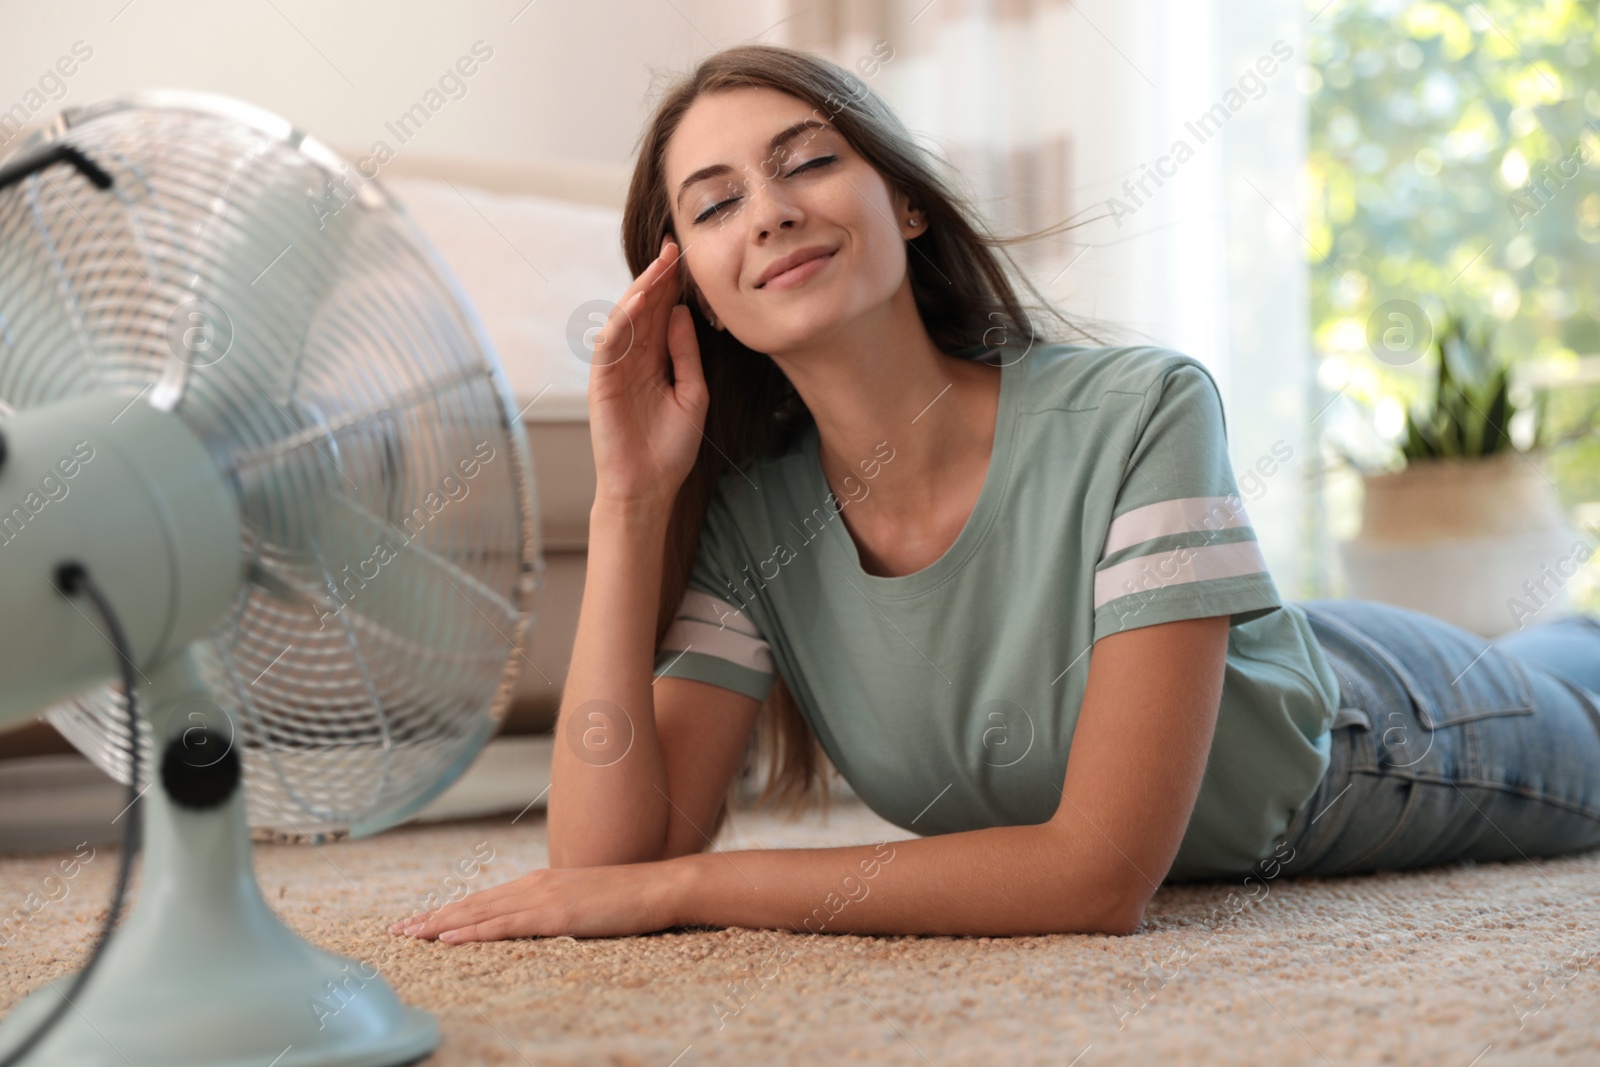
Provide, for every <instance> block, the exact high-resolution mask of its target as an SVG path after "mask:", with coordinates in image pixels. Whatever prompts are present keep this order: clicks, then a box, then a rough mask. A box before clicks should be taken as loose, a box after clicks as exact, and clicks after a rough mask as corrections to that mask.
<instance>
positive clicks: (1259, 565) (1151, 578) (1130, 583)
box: [1094, 512, 1267, 611]
mask: <svg viewBox="0 0 1600 1067" xmlns="http://www.w3.org/2000/svg"><path fill="white" fill-rule="evenodd" d="M1129 514H1132V512H1130V513H1129ZM1266 569H1267V562H1266V560H1265V559H1264V558H1263V557H1262V555H1261V546H1260V545H1259V544H1257V543H1256V542H1255V541H1229V542H1226V543H1224V544H1220V545H1202V546H1200V547H1198V548H1175V549H1173V550H1172V551H1170V552H1161V553H1157V554H1155V555H1150V556H1136V557H1134V558H1133V559H1129V560H1123V561H1122V562H1121V563H1118V564H1116V565H1115V566H1112V567H1107V568H1106V569H1105V570H1103V571H1097V572H1095V576H1094V606H1095V610H1096V611H1098V610H1100V608H1101V607H1103V606H1104V605H1106V604H1109V603H1110V602H1111V601H1113V600H1115V599H1117V598H1118V597H1122V596H1130V595H1133V594H1136V593H1150V592H1153V591H1155V590H1159V589H1166V588H1170V587H1171V586H1175V585H1185V584H1189V583H1192V582H1207V581H1211V580H1213V579H1216V578H1237V577H1239V576H1240V575H1244V574H1256V573H1258V572H1264V571H1265V570H1266Z"/></svg>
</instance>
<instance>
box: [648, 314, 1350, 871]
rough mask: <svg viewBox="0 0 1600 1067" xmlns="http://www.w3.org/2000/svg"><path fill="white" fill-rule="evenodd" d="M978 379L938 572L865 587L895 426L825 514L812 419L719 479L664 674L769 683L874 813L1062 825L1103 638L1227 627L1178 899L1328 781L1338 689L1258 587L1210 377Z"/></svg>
mask: <svg viewBox="0 0 1600 1067" xmlns="http://www.w3.org/2000/svg"><path fill="white" fill-rule="evenodd" d="M985 361H986V362H990V363H999V364H1001V365H1002V367H1003V369H1002V371H1001V385H1000V402H999V410H998V413H997V416H996V425H995V434H994V446H993V451H992V453H991V458H990V461H989V470H988V474H987V476H986V478H985V480H984V483H983V487H982V490H981V492H980V494H979V497H978V501H977V504H976V506H975V507H974V509H973V511H972V514H971V516H970V517H969V518H968V519H967V523H966V525H965V527H964V528H963V529H962V531H961V533H960V535H959V536H958V537H957V538H956V540H955V543H954V544H952V545H951V546H950V548H949V549H948V550H947V551H946V552H945V553H944V555H943V556H941V557H940V558H939V559H938V560H936V561H935V562H933V563H932V564H930V565H929V566H927V567H925V568H923V569H922V570H919V571H917V572H916V573H914V574H909V575H903V576H897V577H882V576H878V575H872V574H868V573H867V572H866V571H865V570H863V569H862V567H861V562H860V556H859V554H858V552H857V551H856V547H855V542H854V541H853V540H852V539H851V536H850V533H849V531H848V530H847V529H845V526H844V523H843V522H842V521H841V520H840V518H839V511H840V510H841V509H842V508H844V507H848V506H849V505H850V503H851V502H852V501H859V500H861V499H863V498H864V494H866V493H870V492H871V486H872V478H873V477H875V476H876V475H877V474H878V473H881V470H882V464H884V463H892V462H893V456H894V444H895V437H896V434H897V432H901V431H897V428H896V427H893V426H886V427H885V428H884V438H885V440H884V442H883V443H881V444H880V445H879V446H878V448H877V453H876V454H875V455H874V456H871V457H863V458H862V459H861V461H860V462H859V463H858V465H857V470H859V471H860V472H861V473H860V475H859V476H858V477H856V478H854V479H852V484H850V485H848V486H843V488H844V489H845V492H846V494H847V495H848V498H847V499H844V500H840V499H839V498H837V497H835V496H834V494H833V493H832V491H831V490H830V488H829V486H828V483H827V480H826V479H825V478H824V477H823V474H822V469H821V466H820V465H819V463H818V460H817V431H816V427H815V426H811V427H809V428H808V429H807V430H806V431H805V432H804V433H803V434H801V436H800V437H799V438H797V439H796V442H795V444H794V445H793V446H792V447H791V448H790V449H789V450H788V451H787V452H785V453H784V454H783V455H781V456H774V457H767V458H764V459H761V460H758V461H756V462H754V463H752V464H750V465H749V466H747V467H746V469H744V470H743V471H737V470H733V471H727V472H725V473H724V474H723V476H722V477H721V478H720V479H719V481H718V484H717V486H716V490H715V492H714V494H713V496H712V499H711V502H710V505H709V508H708V510H707V513H706V518H705V522H704V525H703V528H702V532H701V535H700V541H699V545H698V548H697V551H696V558H695V561H694V565H693V571H692V574H691V577H690V581H689V589H688V592H687V594H686V595H685V597H684V599H683V604H682V607H681V609H680V611H679V613H678V616H677V618H676V620H675V621H674V623H673V624H672V626H671V627H670V628H669V630H668V632H667V634H666V637H665V639H664V640H663V641H662V645H661V649H660V650H659V653H658V655H657V658H656V663H655V674H656V675H658V676H660V675H671V676H675V677H683V678H693V679H697V680H699V681H703V682H709V683H711V684H714V685H719V686H723V687H726V688H728V689H733V690H737V691H738V692H741V693H745V694H748V695H749V696H752V697H755V698H757V699H764V698H765V697H766V695H767V692H768V690H769V689H770V688H771V687H772V684H773V681H774V672H775V671H777V672H780V673H781V674H782V675H783V678H784V680H785V682H786V683H787V684H788V686H789V689H790V691H791V692H792V693H793V694H794V697H795V699H796V701H797V702H798V704H799V706H800V708H801V710H802V712H803V713H804V714H805V717H806V719H807V721H808V722H809V723H810V725H811V728H812V730H813V731H815V733H816V735H817V738H818V740H819V741H820V742H821V743H822V747H823V749H824V750H825V751H826V752H827V754H828V756H829V758H830V759H832V761H833V763H834V765H835V766H836V767H837V768H838V769H839V772H840V773H841V774H842V775H843V776H844V778H845V780H846V781H847V782H849V783H850V786H851V788H852V789H854V790H855V792H856V793H857V794H858V795H859V796H860V797H861V798H862V799H863V800H864V801H865V802H866V803H867V804H868V805H869V806H870V807H871V808H872V809H873V810H874V811H876V812H877V813H878V814H879V815H881V816H883V817H884V818H885V819H887V820H889V821H890V822H892V823H894V824H896V825H897V826H900V827H902V828H904V829H907V830H910V831H912V832H914V833H920V834H938V833H950V832H955V831H960V830H971V829H978V828H982V827H988V826H1000V825H1021V824H1031V823H1041V822H1045V821H1047V820H1049V819H1050V817H1051V816H1052V815H1053V814H1054V813H1055V811H1056V808H1057V807H1058V806H1059V804H1060V802H1061V789H1062V785H1063V783H1064V781H1065V777H1066V766H1067V753H1068V749H1069V748H1070V746H1071V744H1072V734H1073V728H1074V726H1075V725H1076V723H1077V718H1078V708H1079V706H1080V704H1081V702H1082V699H1083V692H1084V685H1085V682H1086V680H1087V678H1088V673H1089V660H1090V655H1089V651H1090V648H1091V647H1092V644H1093V642H1094V641H1098V640H1099V639H1100V638H1102V637H1104V636H1105V635H1107V634H1113V633H1117V632H1119V631H1121V630H1127V629H1132V628H1135V627H1140V626H1150V625H1153V624H1156V623H1163V622H1171V621H1173V620H1176V619H1188V618H1197V617H1204V616H1211V615H1228V616H1230V617H1231V628H1230V629H1229V631H1228V635H1229V636H1228V654H1227V670H1226V676H1225V681H1224V684H1223V691H1222V702H1221V707H1220V708H1219V711H1218V715H1217V727H1216V735H1215V738H1214V740H1213V742H1212V746H1211V752H1210V758H1209V760H1208V762H1207V764H1206V770H1205V776H1204V779H1203V781H1202V783H1201V788H1200V794H1199V798H1198V800H1197V802H1196V804H1195V809H1194V814H1193V816H1192V818H1191V819H1190V822H1189V826H1188V829H1187V830H1186V832H1185V834H1184V838H1183V843H1182V846H1181V847H1180V848H1179V850H1178V855H1177V858H1176V860H1175V861H1174V864H1173V867H1172V870H1171V872H1170V873H1169V874H1168V880H1170V881H1178V880H1184V879H1195V878H1211V877H1226V876H1229V875H1236V874H1237V875H1242V874H1245V873H1248V872H1249V871H1250V870H1251V868H1252V867H1253V866H1254V865H1255V864H1256V862H1257V861H1259V860H1261V859H1264V858H1266V857H1267V856H1268V854H1269V853H1270V852H1271V850H1272V848H1273V846H1274V844H1275V843H1276V840H1277V838H1278V836H1279V835H1280V834H1281V833H1282V832H1283V831H1284V830H1285V829H1286V827H1287V826H1288V823H1289V820H1290V819H1291V818H1292V817H1293V815H1294V813H1295V812H1296V810H1297V809H1298V808H1299V807H1300V805H1301V804H1303V803H1305V801H1306V800H1307V799H1308V798H1309V796H1310V795H1311V793H1312V791H1313V790H1314V789H1315V788H1316V786H1317V784H1318V782H1319V781H1320V780H1321V777H1322V774H1323V771H1324V770H1325V769H1326V767H1327V764H1328V754H1329V735H1328V731H1329V728H1330V726H1331V724H1332V722H1333V718H1334V715H1335V713H1336V710H1337V705H1338V694H1339V689H1338V679H1337V676H1336V675H1335V674H1334V672H1333V669H1332V667H1331V666H1330V665H1329V663H1328V661H1327V659H1326V658H1325V656H1324V655H1323V652H1322V649H1321V647H1320V646H1319V645H1318V644H1317V641H1316V637H1315V635H1314V634H1313V633H1312V631H1311V628H1310V626H1309V624H1308V623H1307V620H1306V616H1305V613H1304V612H1303V611H1302V610H1301V609H1300V608H1299V607H1298V606H1297V605H1295V604H1292V603H1290V604H1285V603H1284V602H1283V601H1282V600H1281V599H1280V598H1279V596H1278V591H1277V588H1276V587H1275V586H1274V584H1273V581H1272V578H1271V576H1270V575H1269V574H1268V573H1267V569H1266V564H1265V561H1264V560H1263V558H1262V556H1261V552H1260V548H1259V546H1258V544H1257V541H1256V536H1255V532H1254V530H1253V529H1252V528H1251V526H1250V523H1249V519H1248V517H1247V516H1246V514H1245V510H1244V502H1243V500H1242V499H1241V497H1240V495H1239V489H1238V486H1237V484H1236V482H1235V479H1234V475H1233V471H1232V469H1231V467H1230V465H1229V461H1228V449H1227V441H1226V436H1225V425H1224V421H1223V409H1222V401H1221V396H1220V394H1219V392H1218V390H1217V386H1216V382H1215V381H1214V380H1213V379H1212V377H1211V374H1210V372H1209V371H1208V370H1206V368H1205V365H1204V364H1202V363H1200V362H1199V361H1198V360H1196V359H1194V358H1192V357H1190V356H1186V355H1183V354H1181V353H1178V352H1173V351H1169V350H1166V349H1161V348H1151V347H1132V348H1081V347H1078V346H1073V345H1066V344H1054V345H1045V346H1042V347H1041V346H1035V347H1033V348H1032V349H1031V350H1029V351H1026V352H1022V351H1018V350H1017V349H1013V348H1000V349H995V350H991V352H990V353H989V354H988V357H987V358H986V360H985ZM905 432H912V431H905ZM1285 476H1287V475H1285ZM1268 484H1269V491H1270V483H1268Z"/></svg>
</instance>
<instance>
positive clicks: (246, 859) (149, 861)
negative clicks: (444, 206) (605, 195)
mask: <svg viewBox="0 0 1600 1067" xmlns="http://www.w3.org/2000/svg"><path fill="white" fill-rule="evenodd" d="M352 184H353V187H352ZM537 531H538V523H537V515H536V496H535V487H534V481H533V474H532V466H531V463H530V460H529V454H528V445H527V441H526V438H525V437H524V435H523V431H522V426H521V421H520V418H519V415H518V412H517V411H516V410H515V405H514V404H513V402H512V400H511V395H510V391H509V389H508V387H507V385H506V381H505V376H504V372H503V371H502V369H501V367H500V364H499V361H498V358H497V357H496V355H495V354H494V350H493V348H492V346H491V344H490V342H489V341H488V339H487V337H486V335H485V333H484V330H483V327H482V325H481V324H480V323H479V322H478V320H477V317H476V315H475V313H474V312H473V311H472V308H471V305H470V304H469V303H468V301H467V299H466V298H465V296H464V295H463V293H462V291H461V289H460V287H459V284H458V283H457V282H456V280H455V279H454V277H453V276H452V275H451V273H450V272H449V269H448V268H447V267H446V266H445V265H444V263H443V261H442V260H441V259H440V258H439V256H438V254H437V253H436V252H435V251H434V250H433V248H432V247H431V246H430V245H429V244H428V242H427V240H426V239H425V238H424V237H423V236H422V234H421V232H420V231H419V230H418V229H417V228H416V226H415V224H414V223H412V222H411V220H410V219H409V218H408V217H407V216H406V214H405V212H404V211H403V209H402V208H401V207H400V206H399V205H398V204H397V203H395V202H394V201H392V200H391V198H390V197H389V195H388V194H387V193H386V192H385V191H384V189H383V187H382V186H381V185H380V184H379V183H377V182H376V181H373V180H370V179H367V176H365V175H361V176H357V175H356V174H355V173H353V172H352V171H351V170H350V168H349V167H348V165H347V164H345V163H344V162H343V161H341V160H340V159H339V158H338V157H337V156H336V155H335V154H334V153H333V152H331V151H330V150H328V149H327V147H326V146H324V145H322V144H321V143H319V142H317V141H316V140H314V139H313V138H311V137H308V136H306V135H305V134H304V133H303V132H301V131H300V130H297V129H295V128H294V127H293V126H292V125H290V124H289V123H288V122H287V121H285V120H284V119H282V118H280V117H278V116H276V115H273V114H271V113H269V112H266V111H263V110H260V109H258V108H256V107H253V106H251V105H248V104H246V103H243V102H242V101H238V100H234V99H231V98H229V97H224V96H216V95H212V94H202V93H191V92H183V91H173V90H154V91H147V92H139V93H134V94H131V95H127V96H123V97H119V98H117V99H115V100H110V101H107V102H104V103H99V104H95V105H92V106H89V107H84V108H69V109H67V110H66V111H63V112H62V113H61V114H60V115H58V116H56V117H55V119H54V120H53V121H52V122H51V123H50V124H49V125H48V126H46V127H44V128H43V129H42V130H40V131H39V132H38V133H35V134H34V135H33V136H32V137H30V138H29V139H28V140H27V141H25V142H24V143H23V144H22V145H20V146H19V147H18V148H17V150H16V151H15V152H13V153H12V154H11V155H10V156H8V157H7V159H6V161H5V163H4V165H3V166H0V609H3V613H0V725H4V724H7V723H13V722H19V721H21V720H23V719H25V718H27V717H29V716H32V715H37V714H39V713H40V712H41V710H43V709H46V708H48V709H49V710H48V711H47V712H46V714H47V715H48V718H49V721H50V722H52V723H53V724H54V725H55V726H56V727H57V728H58V729H59V730H60V731H61V732H62V733H63V734H64V735H65V736H66V737H68V738H69V739H70V740H71V741H72V742H73V744H75V745H76V746H77V747H78V748H80V749H81V750H82V751H83V752H84V753H86V754H87V755H88V756H89V757H90V758H91V759H93V760H94V761H95V762H96V763H97V764H98V765H99V766H100V767H102V768H104V769H105V770H106V771H107V772H108V773H110V774H111V775H113V776H115V777H116V778H117V779H119V780H120V781H122V782H124V783H127V784H128V785H129V787H130V793H137V794H140V795H141V797H142V798H141V799H138V800H137V803H136V804H135V805H134V806H133V812H132V814H131V815H130V817H132V816H134V815H136V816H137V817H138V823H137V827H138V829H139V832H140V835H141V837H140V840H142V842H143V845H142V847H143V851H144V856H145V858H144V864H143V867H142V872H143V873H142V876H141V886H140V892H139V896H138V900H137V902H136V903H135V905H134V907H133V909H132V911H131V912H130V914H129V915H128V918H127V921H126V922H124V923H123V924H121V926H119V927H118V928H117V929H116V931H115V933H114V934H112V933H111V931H110V926H111V922H113V921H114V920H115V918H116V909H115V907H113V910H112V915H111V919H110V920H108V922H107V934H106V937H105V938H104V939H103V940H102V943H101V945H100V946H99V947H98V948H97V949H96V952H95V954H94V955H93V956H91V958H90V961H89V966H87V967H86V968H85V969H84V970H83V971H80V972H79V974H78V983H77V985H76V986H74V987H71V988H64V987H66V986H67V983H66V982H53V983H49V984H48V985H46V986H41V987H40V988H39V989H37V990H35V991H34V992H33V993H31V994H29V996H28V997H26V998H25V999H24V1000H23V1001H22V1002H21V1003H20V1004H19V1005H18V1006H17V1007H16V1009H15V1010H14V1011H13V1012H12V1013H11V1014H10V1015H9V1016H8V1017H7V1019H6V1020H5V1022H4V1025H0V1062H3V1061H4V1060H5V1059H6V1058H7V1057H8V1055H9V1056H13V1057H14V1056H15V1055H16V1053H18V1052H21V1053H22V1054H23V1056H22V1058H23V1061H24V1062H27V1063H30V1064H51V1065H77V1064H103V1063H118V1064H122V1063H129V1064H134V1065H137V1067H147V1065H149V1067H174V1065H180V1064H200V1063H204V1064H208V1065H213V1067H220V1065H227V1067H233V1065H240V1067H242V1065H245V1064H249V1065H251V1067H266V1065H268V1064H273V1065H274V1067H295V1065H309V1064H343V1065H379V1064H398V1063H408V1062H412V1061H414V1060H416V1059H418V1058H420V1057H422V1056H425V1055H426V1054H427V1053H429V1052H430V1051H431V1050H432V1049H433V1048H434V1047H435V1046H436V1045H437V1043H438V1036H439V1035H438V1027H437V1024H436V1022H435V1021H434V1019H433V1018H432V1016H430V1015H428V1014H427V1013H424V1012H421V1011H418V1010H415V1009H412V1008H409V1007H407V1006H405V1005H404V1004H402V1003H401V1002H400V1000H399V999H398V998H397V997H396V995H395V994H394V992H393V990H392V989H391V988H390V987H389V986H388V984H387V983H385V982H384V981H383V979H382V977H381V976H377V977H373V976H371V974H370V971H369V970H368V969H367V968H366V967H364V966H359V965H357V964H356V961H353V960H349V959H345V958H342V957H339V956H336V955H334V954H331V953H328V952H325V951H323V950H321V949H318V948H315V947H313V946H312V945H310V944H309V943H307V942H305V941H304V940H302V939H301V938H299V937H298V936H297V935H295V934H294V933H293V932H292V931H291V930H290V929H289V928H288V927H287V926H285V925H284V924H283V923H282V922H281V921H280V920H279V919H278V918H277V916H276V915H274V914H273V912H272V911H271V910H270V909H269V908H268V906H267V904H266V902H265V900H264V899H263V897H262V895H261V892H260V889H259V886H258V885H257V883H256V880H255V875H254V871H253V866H252V862H251V846H250V842H251V827H255V828H256V833H257V836H262V837H266V838H271V839H279V840H281V839H284V838H289V839H297V840H302V841H309V842H310V843H312V844H317V843H319V842H321V841H324V840H330V839H336V838H340V837H346V836H348V837H352V838H358V837H364V836H367V835H370V834H373V833H376V832H378V831H380V830H382V829H384V828H387V827H390V826H393V825H395V824H397V823H399V822H401V821H403V820H405V819H406V818H407V817H409V816H410V815H412V814H414V813H415V812H416V811H417V810H418V809H420V808H421V807H423V806H424V805H425V804H426V803H427V802H428V801H430V800H431V799H433V798H434V797H435V796H437V795H438V794H439V793H440V792H442V791H443V790H444V789H445V788H447V787H448V786H449V785H450V784H451V783H453V782H454V781H455V780H456V779H457V778H458V777H459V776H460V774H461V773H462V771H464V770H465V769H466V767H467V765H468V764H469V763H471V761H472V760H473V758H474V757H475V756H476V754H477V753H478V751H479V750H480V748H481V747H482V746H483V744H484V743H485V742H486V741H487V740H488V739H489V737H490V736H491V735H492V734H493V733H494V730H495V727H496V726H497V725H498V723H499V721H500V718H501V717H502V715H503V714H504V710H505V707H506V705H507V703H508V702H509V700H510V696H511V688H512V685H513V684H514V682H515V678H516V674H517V668H518V664H519V661H520V660H521V658H522V646H523V643H524V641H525V639H526V637H527V635H528V632H529V628H530V626H531V624H532V622H533V620H534V612H533V605H534V598H535V596H536V594H537V592H538V589H539V587H540V586H541V585H542V574H543V570H544V560H543V556H542V552H541V547H540V544H539V542H538V532H537ZM113 649H115V650H113ZM119 660H120V662H119ZM119 671H120V673H121V676H122V678H123V679H124V681H123V683H122V685H120V686H118V685H114V684H112V679H113V678H115V677H116V675H117V673H118V672H119ZM136 694H137V702H136V703H135V695H136ZM124 699H126V700H127V702H128V705H127V707H128V710H127V711H126V712H125V711H124V710H123V700H124ZM135 706H136V707H137V709H138V714H137V715H136V716H135V715H134V714H133V709H134V708H135ZM130 721H131V722H132V723H134V724H136V725H135V726H133V727H132V728H131V730H130V725H129V724H130ZM130 840H131V839H130ZM132 851H133V849H132V848H130V849H128V850H127V851H125V853H124V861H123V862H124V867H123V877H122V879H121V880H120V881H119V883H118V898H119V899H120V896H121V892H122V890H123V888H124V887H125V885H126V880H127V863H128V860H129V857H130V855H131V853H132ZM102 950H103V951H102ZM69 997H70V1001H71V1002H70V1010H68V1009H69V1005H68V1003H67V999H68V998H69ZM41 1027H44V1029H43V1030H42V1036H40V1034H41ZM27 1044H31V1048H28V1047H25V1046H26V1045H27Z"/></svg>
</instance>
